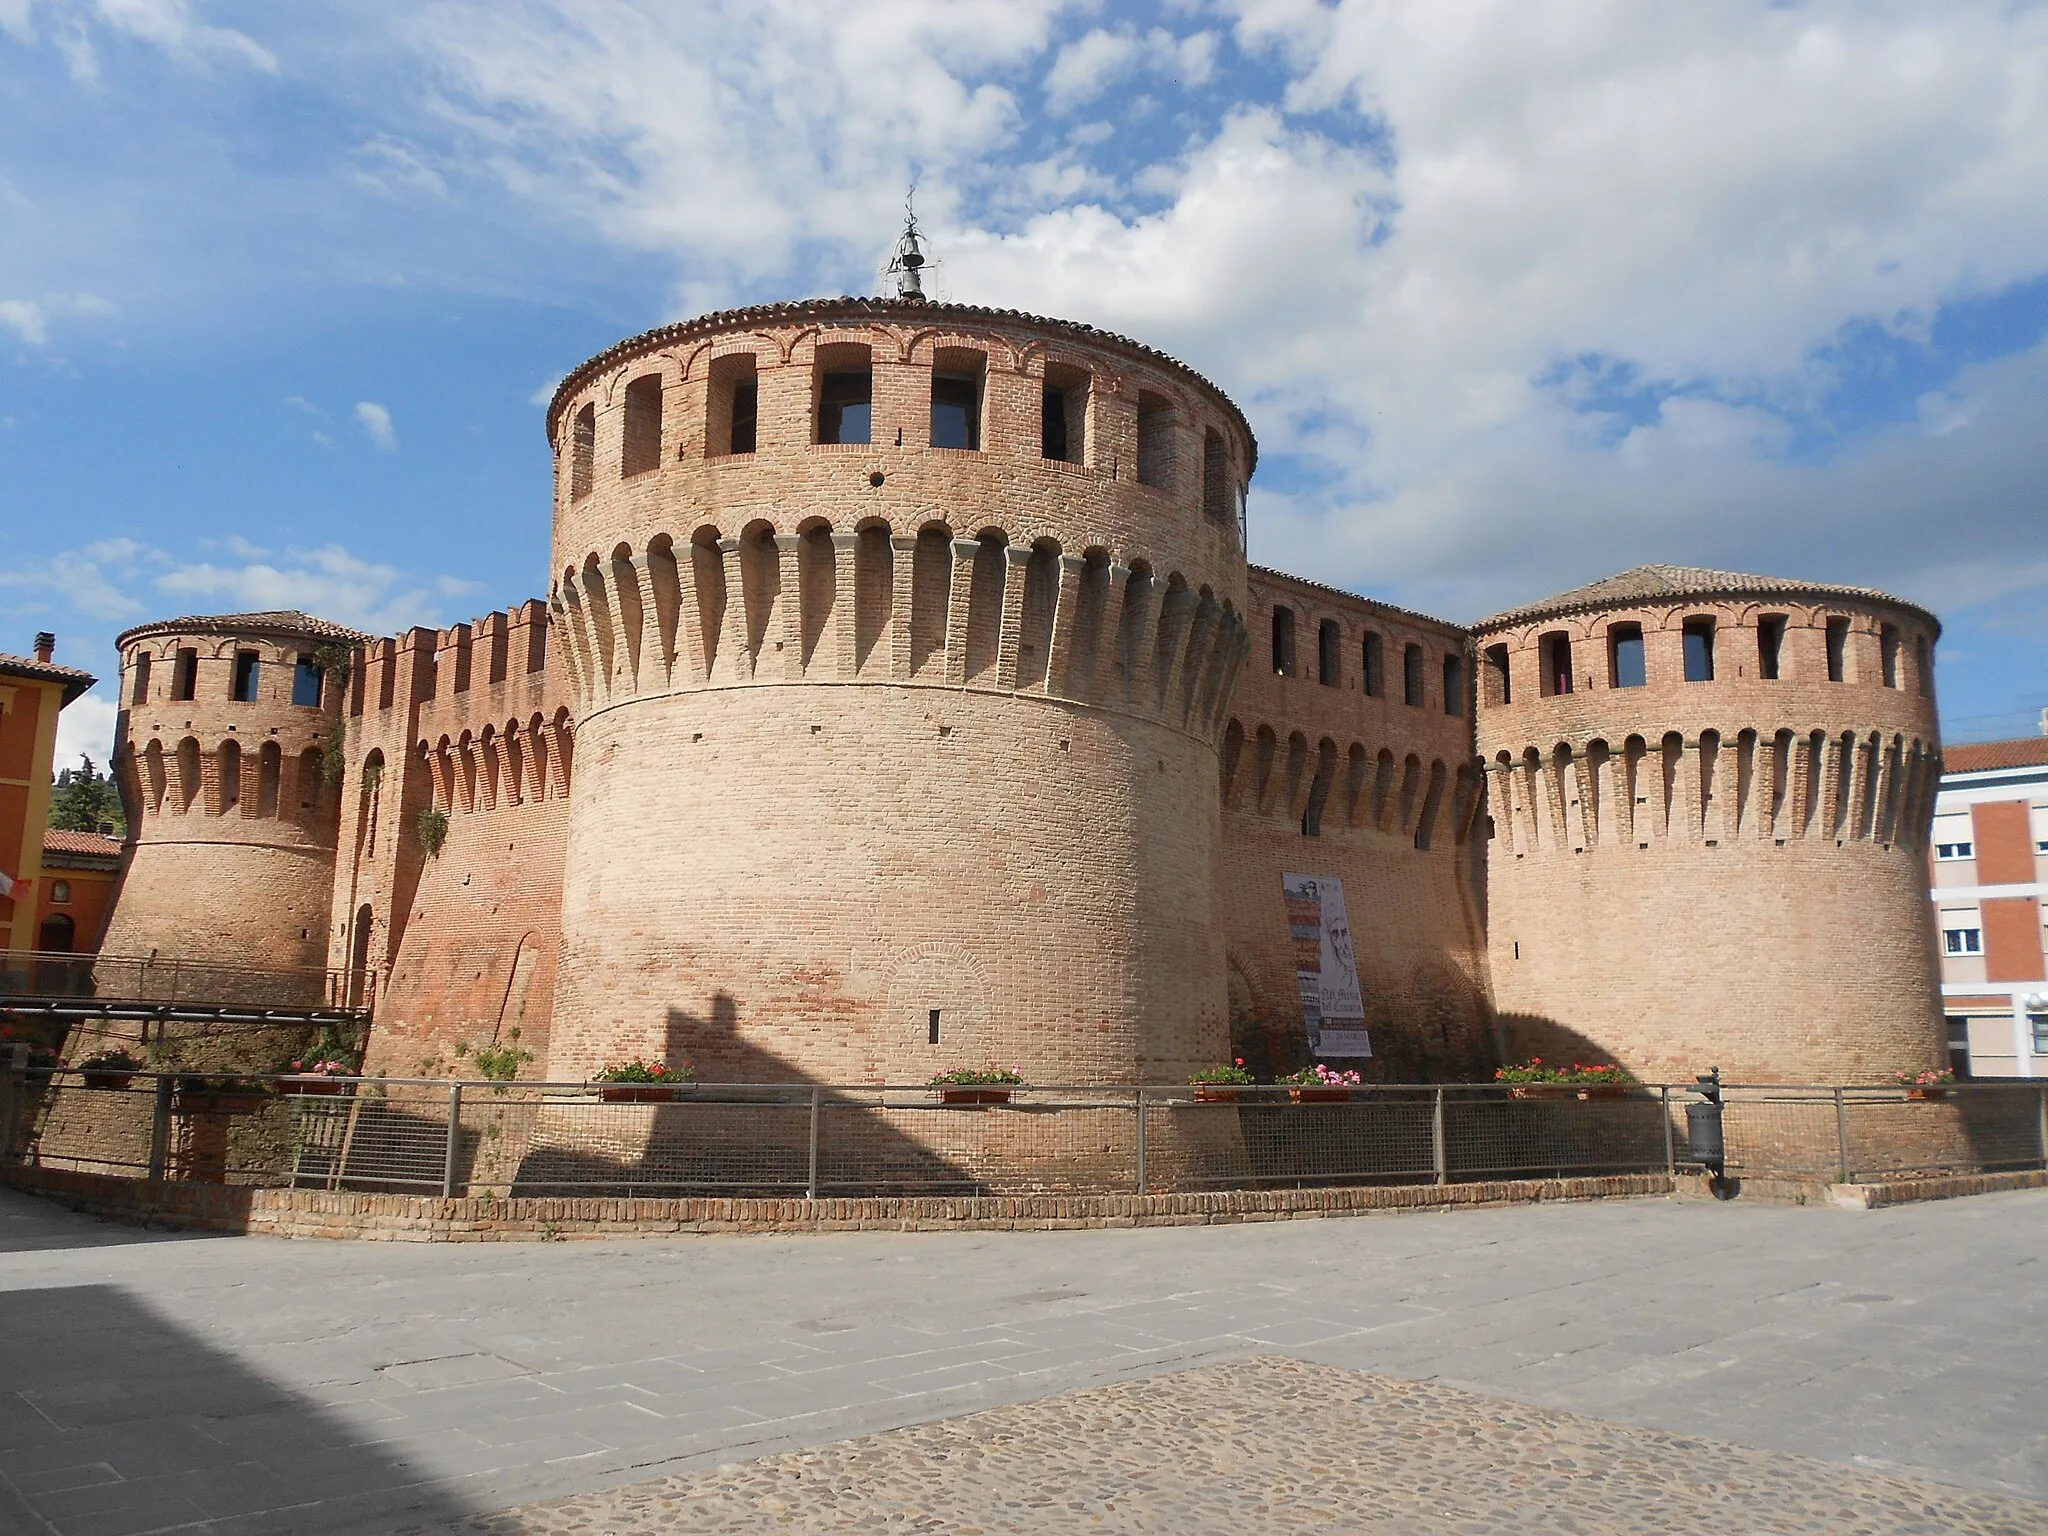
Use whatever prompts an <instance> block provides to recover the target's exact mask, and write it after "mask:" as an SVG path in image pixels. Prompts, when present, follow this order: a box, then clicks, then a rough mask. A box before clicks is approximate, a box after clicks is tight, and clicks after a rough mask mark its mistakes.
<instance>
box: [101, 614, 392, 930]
mask: <svg viewBox="0 0 2048 1536" xmlns="http://www.w3.org/2000/svg"><path fill="white" fill-rule="evenodd" d="M366 638H368V637H367V636H364V635H361V634H358V633H357V632H356V631H355V630H352V629H344V628H343V627H342V626H340V625H338V624H330V623H328V622H327V621H326V620H324V619H316V618H312V617H310V616H309V615H307V614H303V613H296V612H280V613H230V614H219V615H214V616H205V617H193V618H183V619H167V620H165V621H163V622H162V623H157V624H145V625H142V626H140V627H139V628H136V629H131V630H129V631H128V632H127V633H126V634H123V635H122V636H120V637H119V639H117V640H116V641H115V645H116V646H117V648H118V649H119V651H120V653H121V713H120V717H119V721H118V723H117V725H116V727H115V744H114V765H115V776H116V778H117V780H118V781H119V783H120V785H121V792H122V796H123V800H124V802H125V805H126V808H127V812H128V829H129V848H128V855H127V863H126V867H125V869H124V871H123V874H122V883H121V893H120V897H119V899H118V900H117V901H116V903H115V905H114V915H113V918H112V919H111V921H110V922H109V924H108V927H107V936H106V939H105V941H104V944H103V948H104V950H105V952H106V953H108V954H110V955H115V954H118V955H152V954H155V955H160V956H162V957H164V958H166V959H177V960H181V961H205V962H209V963H213V964H221V965H246V966H264V967H293V968H296V967H314V968H317V967H319V966H321V965H324V964H325V963H326V952H327V913H328V905H329V901H330V899H331V898H332V896H333V892H334V846H335V826H336V807H337V804H338V800H337V796H336V794H335V791H334V789H333V788H332V787H330V786H329V784H328V783H327V780H326V774H325V771H324V762H325V758H326V754H327V750H328V747H329V745H330V744H331V743H332V742H333V741H334V738H335V733H336V732H337V731H339V730H340V729H341V695H342V689H341V687H340V685H339V682H338V680H337V679H336V678H334V677H330V676H328V675H327V674H328V671H329V668H328V667H327V666H326V665H325V664H324V661H325V660H327V659H331V658H332V656H333V652H332V651H331V650H327V649H326V648H328V647H341V648H347V647H352V646H354V645H355V644H356V643H357V642H359V641H362V640H364V639H366Z"/></svg>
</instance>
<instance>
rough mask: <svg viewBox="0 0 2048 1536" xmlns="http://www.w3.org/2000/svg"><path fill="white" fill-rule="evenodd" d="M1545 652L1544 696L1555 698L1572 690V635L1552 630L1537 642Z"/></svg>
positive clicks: (1543, 652)
mask: <svg viewBox="0 0 2048 1536" xmlns="http://www.w3.org/2000/svg"><path fill="white" fill-rule="evenodd" d="M1536 644H1537V648H1538V649H1539V650H1540V651H1541V652H1542V654H1543V696H1544V697H1545V698H1554V697H1556V696H1557V695H1558V694H1561V693H1570V692H1571V691H1572V637H1571V636H1570V635H1568V634H1566V633H1565V632H1564V631H1563V630H1561V629H1560V630H1552V631H1551V632H1550V633H1549V634H1547V635H1545V636H1543V638H1542V639H1540V640H1538V641H1537V642H1536Z"/></svg>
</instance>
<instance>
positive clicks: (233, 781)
mask: <svg viewBox="0 0 2048 1536" xmlns="http://www.w3.org/2000/svg"><path fill="white" fill-rule="evenodd" d="M218 762H219V770H220V814H221V815H223V816H225V815H227V814H228V813H229V812H230V811H232V810H234V809H235V808H236V807H237V806H239V805H240V804H241V803H242V744H241V743H240V742H238V741H224V742H222V743H221V744H220V752H219V754H218Z"/></svg>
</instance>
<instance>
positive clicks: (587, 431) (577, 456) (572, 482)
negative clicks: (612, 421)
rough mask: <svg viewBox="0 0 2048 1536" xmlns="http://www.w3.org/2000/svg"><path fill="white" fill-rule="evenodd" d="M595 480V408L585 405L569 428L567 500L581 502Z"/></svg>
mask: <svg viewBox="0 0 2048 1536" xmlns="http://www.w3.org/2000/svg"><path fill="white" fill-rule="evenodd" d="M596 478H597V407H596V406H595V405H586V406H584V407H583V409H582V410H580V411H578V412H577V413H576V417H575V420H574V421H573V422H572V423H571V424H570V428H569V499H570V500H571V501H581V500H582V499H583V498H584V497H585V496H588V495H589V494H590V488H591V486H592V484H593V483H594V482H595V481H596Z"/></svg>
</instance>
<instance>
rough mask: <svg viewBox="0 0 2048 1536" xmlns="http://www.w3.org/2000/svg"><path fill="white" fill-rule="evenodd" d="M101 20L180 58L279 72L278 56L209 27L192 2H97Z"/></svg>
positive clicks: (231, 31) (227, 30) (246, 39)
mask: <svg viewBox="0 0 2048 1536" xmlns="http://www.w3.org/2000/svg"><path fill="white" fill-rule="evenodd" d="M97 9H98V12H99V19H100V21H101V22H102V23H103V24H105V25H106V26H107V27H108V28H109V29H111V30H113V31H116V32H122V33H126V34H127V35H128V36H130V37H135V38H140V39H141V40H142V41H144V42H146V43H153V44H154V45H156V46H157V47H158V48H161V49H162V50H163V51H164V52H165V53H167V54H169V55H170V56H171V57H173V58H176V59H182V60H187V61H193V62H198V61H204V60H208V59H215V58H219V59H228V60H232V61H234V62H237V63H240V64H243V65H246V66H248V67H249V68H251V69H256V70H260V71H262V72H263V73H264V74H271V75H274V74H276V73H277V56H276V55H275V54H273V53H272V52H271V51H270V50H269V49H268V48H265V47H264V46H263V45H262V44H261V43H258V42H257V41H256V40H255V39H254V38H251V37H250V36H248V34H246V33H243V32H237V31H235V30H234V29H233V28H232V27H212V26H207V25H206V24H205V23H203V22H202V21H200V20H199V18H198V16H197V15H196V14H195V11H194V8H193V6H192V5H191V4H190V0H97Z"/></svg>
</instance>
